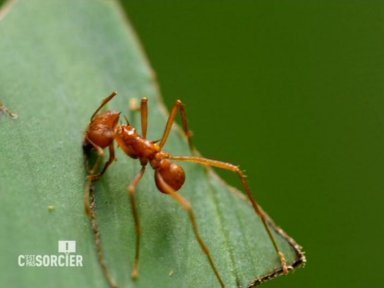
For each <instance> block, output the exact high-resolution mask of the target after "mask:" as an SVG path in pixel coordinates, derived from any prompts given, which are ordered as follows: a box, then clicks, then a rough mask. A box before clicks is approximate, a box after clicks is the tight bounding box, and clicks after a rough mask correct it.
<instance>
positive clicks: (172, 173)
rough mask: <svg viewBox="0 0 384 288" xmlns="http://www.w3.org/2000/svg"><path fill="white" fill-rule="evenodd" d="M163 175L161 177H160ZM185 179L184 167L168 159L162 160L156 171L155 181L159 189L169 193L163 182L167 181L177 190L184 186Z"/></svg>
mask: <svg viewBox="0 0 384 288" xmlns="http://www.w3.org/2000/svg"><path fill="white" fill-rule="evenodd" d="M159 176H161V177H159ZM184 181H185V172H184V169H183V167H181V166H180V165H177V164H175V163H172V162H171V161H170V160H168V159H163V160H161V161H160V165H159V167H158V168H157V169H156V171H155V182H156V186H157V189H159V191H160V192H162V193H166V194H167V193H168V192H167V188H166V187H165V185H164V184H163V182H165V183H166V184H167V185H169V186H170V187H171V188H172V189H174V190H175V191H178V190H179V189H180V188H181V186H183V184H184Z"/></svg>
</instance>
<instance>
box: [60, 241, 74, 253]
mask: <svg viewBox="0 0 384 288" xmlns="http://www.w3.org/2000/svg"><path fill="white" fill-rule="evenodd" d="M75 252H76V241H74V240H59V253H75Z"/></svg>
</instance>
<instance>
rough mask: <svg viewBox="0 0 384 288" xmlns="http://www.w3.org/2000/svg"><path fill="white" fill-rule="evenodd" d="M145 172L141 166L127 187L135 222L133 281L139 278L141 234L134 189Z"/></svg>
mask: <svg viewBox="0 0 384 288" xmlns="http://www.w3.org/2000/svg"><path fill="white" fill-rule="evenodd" d="M144 172H145V166H141V170H140V172H139V173H138V174H137V175H136V177H135V178H134V179H133V181H132V182H131V184H129V186H128V194H129V199H130V200H131V206H132V215H133V220H134V221H135V230H136V252H135V262H134V264H133V270H132V274H131V277H132V278H133V279H136V278H137V277H138V276H139V256H140V234H141V228H140V221H139V214H138V213H137V205H136V198H135V193H136V187H137V185H139V182H140V180H141V178H142V177H143V175H144Z"/></svg>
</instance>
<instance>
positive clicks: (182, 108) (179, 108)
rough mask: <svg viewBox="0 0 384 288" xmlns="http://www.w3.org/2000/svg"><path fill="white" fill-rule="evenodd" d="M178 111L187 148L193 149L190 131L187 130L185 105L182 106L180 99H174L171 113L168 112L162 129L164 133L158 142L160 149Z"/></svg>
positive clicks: (165, 140)
mask: <svg viewBox="0 0 384 288" xmlns="http://www.w3.org/2000/svg"><path fill="white" fill-rule="evenodd" d="M178 111H179V112H180V117H181V121H182V124H183V130H184V133H185V135H186V136H187V140H188V145H189V149H190V150H191V151H193V150H194V149H193V148H194V146H193V144H192V131H191V130H189V128H188V121H187V114H186V112H185V106H184V104H183V102H181V100H177V101H176V104H175V105H174V106H173V108H172V110H171V113H170V114H169V117H168V121H167V125H166V127H165V130H164V134H163V136H162V137H161V140H160V144H159V146H160V149H162V148H163V146H164V145H165V142H167V139H168V136H169V133H170V132H171V128H172V125H173V123H174V122H175V118H176V115H177V112H178Z"/></svg>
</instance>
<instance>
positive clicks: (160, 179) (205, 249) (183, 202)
mask: <svg viewBox="0 0 384 288" xmlns="http://www.w3.org/2000/svg"><path fill="white" fill-rule="evenodd" d="M156 177H157V180H158V183H159V184H160V186H161V187H162V188H163V190H164V191H165V192H166V193H167V194H168V195H170V196H171V197H172V198H173V199H175V200H176V201H177V202H179V204H180V205H181V206H182V207H183V208H184V210H185V211H186V212H187V213H188V216H189V220H190V221H191V223H192V228H193V233H194V234H195V237H196V239H197V242H199V245H200V248H201V250H203V252H204V253H205V255H206V256H207V258H208V261H209V264H210V265H211V268H212V270H213V272H214V273H215V275H216V278H217V280H218V281H219V283H220V286H221V287H222V288H223V287H225V285H224V282H223V279H222V278H221V276H220V274H219V271H218V270H217V268H216V265H215V263H214V262H213V259H212V256H211V253H210V251H209V248H208V246H207V245H206V244H205V242H204V240H203V239H202V238H201V236H200V232H199V229H198V226H197V222H196V217H195V213H194V212H193V209H192V206H191V204H190V203H189V202H188V200H186V199H185V198H184V197H183V196H181V195H180V194H179V193H177V192H176V191H175V190H174V189H173V188H172V187H171V186H169V185H168V184H167V183H166V182H165V181H164V179H163V177H162V176H161V175H160V173H157V174H156Z"/></svg>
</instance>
